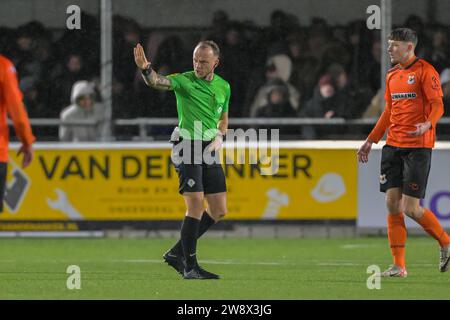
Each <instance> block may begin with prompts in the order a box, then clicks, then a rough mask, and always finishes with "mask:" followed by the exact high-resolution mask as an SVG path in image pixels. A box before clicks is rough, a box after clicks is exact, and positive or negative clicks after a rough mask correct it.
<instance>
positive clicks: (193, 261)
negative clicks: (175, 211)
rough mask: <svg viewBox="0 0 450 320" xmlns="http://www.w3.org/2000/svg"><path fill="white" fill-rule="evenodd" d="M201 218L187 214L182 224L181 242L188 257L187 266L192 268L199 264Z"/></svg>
mask: <svg viewBox="0 0 450 320" xmlns="http://www.w3.org/2000/svg"><path fill="white" fill-rule="evenodd" d="M199 227H200V220H198V219H195V218H192V217H189V216H186V217H184V221H183V225H182V226H181V243H182V247H183V253H184V256H185V258H186V267H187V269H191V268H193V267H195V266H196V265H197V237H198V229H199Z"/></svg>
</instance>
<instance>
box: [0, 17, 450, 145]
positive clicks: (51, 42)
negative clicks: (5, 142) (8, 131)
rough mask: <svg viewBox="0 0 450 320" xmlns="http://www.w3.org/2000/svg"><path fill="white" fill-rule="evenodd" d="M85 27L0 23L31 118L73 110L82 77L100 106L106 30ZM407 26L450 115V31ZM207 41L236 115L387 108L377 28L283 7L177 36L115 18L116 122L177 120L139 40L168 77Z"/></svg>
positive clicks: (91, 21)
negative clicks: (145, 72)
mask: <svg viewBox="0 0 450 320" xmlns="http://www.w3.org/2000/svg"><path fill="white" fill-rule="evenodd" d="M81 21H82V23H83V27H82V29H81V30H48V29H46V28H45V27H44V25H43V24H42V23H40V22H37V21H33V22H30V23H27V24H25V25H23V26H20V27H18V28H16V29H10V28H6V27H0V52H1V53H2V54H4V55H5V56H7V57H8V58H10V59H11V60H12V61H13V62H14V64H15V66H16V69H17V71H18V75H19V80H20V88H21V90H22V92H23V93H24V103H25V105H26V108H27V111H28V114H29V116H30V117H31V118H58V117H60V116H61V115H62V113H63V110H65V109H67V108H68V107H69V106H70V105H71V104H73V102H74V101H71V93H73V92H72V87H73V85H74V84H75V83H76V82H77V81H81V80H88V81H91V82H92V83H94V84H97V86H96V88H97V90H93V94H94V95H95V96H96V99H95V100H97V102H99V103H100V102H101V97H100V95H99V91H98V88H99V78H100V76H99V75H100V25H99V21H98V20H97V19H96V18H95V17H93V16H90V15H88V14H85V13H83V14H82V17H81ZM402 26H405V27H410V28H412V29H414V30H415V31H416V32H417V33H418V37H419V44H418V46H417V49H416V54H417V56H419V57H421V58H424V59H426V60H427V61H429V62H430V63H431V64H432V65H433V66H434V67H435V68H436V69H437V71H438V72H439V73H440V74H441V82H442V85H443V88H444V93H445V106H446V115H447V116H448V115H449V110H450V69H449V68H450V35H449V30H450V28H449V27H448V26H443V25H438V24H425V23H424V22H423V21H422V20H421V19H420V18H419V17H417V16H410V17H409V18H408V19H407V21H405V23H404V24H403V25H402ZM204 39H210V40H214V41H215V42H217V44H218V45H219V47H220V49H221V57H220V65H219V67H218V68H217V70H216V72H217V74H219V75H220V76H222V77H223V78H224V79H226V80H227V81H229V82H230V84H231V88H232V97H231V101H230V109H229V116H230V117H271V118H273V117H289V118H292V117H308V118H309V117H314V118H333V117H340V118H346V119H354V118H362V117H377V116H378V115H379V114H380V113H381V112H382V108H381V104H380V103H379V101H380V99H381V96H382V93H381V90H380V83H381V79H380V60H381V54H382V52H381V42H380V31H379V30H369V29H368V28H367V27H366V22H365V21H354V22H351V23H348V24H347V25H334V26H330V25H328V23H327V22H326V21H325V20H323V19H321V18H313V19H312V20H311V22H310V23H309V25H305V24H304V23H301V22H300V21H299V19H298V17H297V16H294V15H292V14H289V13H286V12H283V11H279V10H277V11H274V12H273V13H272V15H271V17H270V25H269V26H268V27H264V28H263V27H260V26H256V25H254V24H253V23H252V22H251V21H234V20H232V19H230V18H229V16H228V15H227V14H226V13H225V12H223V11H217V12H215V13H214V16H213V18H212V23H211V26H210V27H209V28H204V29H195V28H190V29H180V30H176V31H174V30H171V31H167V30H162V29H148V30H145V29H143V28H142V27H141V26H140V25H139V24H138V23H137V22H135V21H134V20H132V19H130V18H127V17H123V16H118V15H116V16H114V17H113V87H112V91H113V100H112V104H113V110H112V117H113V118H115V119H123V118H136V117H176V115H177V114H176V104H175V103H176V102H175V97H174V95H173V94H172V93H171V92H167V91H155V90H149V89H148V88H147V87H146V86H145V84H144V82H143V81H142V79H141V77H140V73H139V71H138V70H137V69H136V66H135V64H134V60H133V47H134V46H135V45H136V44H137V43H138V42H140V43H141V44H143V45H144V48H145V51H146V53H147V56H148V58H149V59H150V60H151V61H152V64H153V68H154V69H155V70H156V71H157V72H158V73H160V74H163V75H167V74H170V73H175V72H183V71H188V70H190V69H191V68H192V50H193V46H194V45H195V43H196V42H198V41H199V40H204ZM66 113H67V112H66ZM305 134H308V132H307V131H305ZM310 138H314V132H312V133H310Z"/></svg>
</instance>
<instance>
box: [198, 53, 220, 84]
mask: <svg viewBox="0 0 450 320" xmlns="http://www.w3.org/2000/svg"><path fill="white" fill-rule="evenodd" d="M192 59H193V65H194V72H195V75H196V76H197V77H198V78H202V79H205V78H206V79H207V78H209V77H210V76H211V74H213V73H214V69H215V68H216V67H217V65H218V64H219V59H218V58H217V57H216V56H215V55H214V51H213V50H212V49H211V48H209V47H196V48H195V50H194V55H193V57H192ZM207 80H209V79H207Z"/></svg>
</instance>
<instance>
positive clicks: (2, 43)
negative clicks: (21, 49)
mask: <svg viewBox="0 0 450 320" xmlns="http://www.w3.org/2000/svg"><path fill="white" fill-rule="evenodd" d="M16 38H17V35H16V31H15V30H14V29H11V28H8V27H3V26H0V53H1V54H2V55H4V56H5V57H7V58H9V59H10V60H12V61H15V60H16V59H15V52H16V43H15V42H16Z"/></svg>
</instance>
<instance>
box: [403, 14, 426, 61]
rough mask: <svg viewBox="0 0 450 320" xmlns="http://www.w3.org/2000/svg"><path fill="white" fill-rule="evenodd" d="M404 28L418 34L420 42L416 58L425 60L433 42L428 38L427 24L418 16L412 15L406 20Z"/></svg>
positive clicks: (416, 49)
mask: <svg viewBox="0 0 450 320" xmlns="http://www.w3.org/2000/svg"><path fill="white" fill-rule="evenodd" d="M402 27H405V28H410V29H412V30H414V31H415V32H416V33H417V37H418V39H419V42H418V43H417V46H416V48H415V49H414V52H415V53H416V56H417V57H419V58H424V57H425V55H426V50H427V48H430V47H431V41H430V40H429V38H428V37H427V33H426V32H425V24H424V23H423V21H422V18H420V17H419V16H416V15H410V16H408V18H406V21H405V23H404V24H403V25H402Z"/></svg>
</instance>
